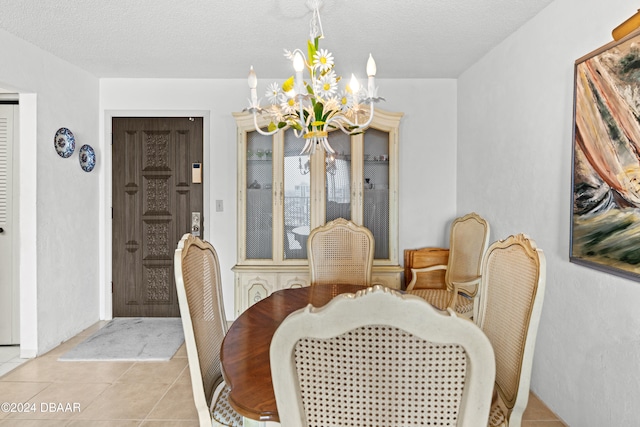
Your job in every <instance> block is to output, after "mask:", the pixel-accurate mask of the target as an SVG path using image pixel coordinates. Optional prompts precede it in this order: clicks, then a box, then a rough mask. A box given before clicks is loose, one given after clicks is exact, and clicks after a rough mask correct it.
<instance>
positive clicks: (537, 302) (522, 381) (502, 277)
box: [476, 234, 546, 427]
mask: <svg viewBox="0 0 640 427" xmlns="http://www.w3.org/2000/svg"><path fill="white" fill-rule="evenodd" d="M483 268H484V270H483V271H484V273H483V277H482V284H481V289H480V297H479V301H478V306H479V310H478V317H477V319H476V323H477V324H478V326H480V328H481V329H482V330H483V331H484V332H485V334H486V335H487V337H489V340H490V341H491V344H492V345H493V349H494V352H495V357H496V384H495V391H494V402H493V404H492V407H491V416H490V419H489V426H491V427H498V426H502V427H507V426H508V427H519V426H520V424H521V421H522V414H523V412H524V410H525V408H526V407H527V402H528V400H529V385H530V382H531V367H532V364H533V353H534V348H535V342H536V335H537V332H538V323H539V322H540V313H541V311H542V302H543V299H544V291H545V283H546V262H545V257H544V253H543V252H542V250H541V249H538V248H537V247H536V244H535V242H534V241H533V240H532V239H530V238H529V237H528V236H527V235H525V234H518V235H516V236H510V237H508V238H507V239H505V240H500V241H497V242H495V243H493V244H492V245H491V246H490V247H489V249H488V250H487V254H486V256H485V259H484V261H483Z"/></svg>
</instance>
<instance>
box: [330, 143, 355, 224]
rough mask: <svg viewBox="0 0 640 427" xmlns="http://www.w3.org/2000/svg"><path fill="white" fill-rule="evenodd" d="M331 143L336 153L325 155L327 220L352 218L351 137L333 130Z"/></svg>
mask: <svg viewBox="0 0 640 427" xmlns="http://www.w3.org/2000/svg"><path fill="white" fill-rule="evenodd" d="M329 143H330V144H331V147H332V148H333V149H334V150H335V154H331V153H327V155H326V157H325V181H324V183H325V195H326V200H325V206H326V213H325V218H326V222H329V221H333V220H334V219H336V218H344V219H347V220H351V183H352V179H351V178H352V176H351V170H352V168H351V137H350V136H349V135H346V134H344V133H342V132H332V133H331V134H330V136H329Z"/></svg>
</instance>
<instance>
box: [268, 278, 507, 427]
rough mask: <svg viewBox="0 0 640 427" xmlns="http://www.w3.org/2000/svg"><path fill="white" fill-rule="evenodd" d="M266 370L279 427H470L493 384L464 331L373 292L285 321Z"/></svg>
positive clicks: (396, 297)
mask: <svg viewBox="0 0 640 427" xmlns="http://www.w3.org/2000/svg"><path fill="white" fill-rule="evenodd" d="M270 364H271V372H272V382H273V388H274V392H275V397H276V405H277V408H278V416H279V418H280V422H281V424H282V425H283V426H287V427H302V426H304V427H327V426H340V427H351V426H384V427H409V426H417V425H438V426H458V427H460V426H464V427H470V426H479V425H483V424H484V423H486V420H487V419H488V416H489V408H490V406H491V394H492V389H493V382H494V378H495V362H494V357H493V349H492V348H491V344H490V343H489V340H488V339H487V337H486V336H485V335H484V334H483V333H482V331H481V330H480V329H479V328H478V327H477V326H476V325H475V324H474V323H473V322H470V321H468V320H467V319H463V318H460V317H457V315H456V314H455V313H454V312H453V311H449V312H447V313H442V312H439V311H437V310H436V309H434V308H433V307H432V306H431V305H430V304H428V303H427V302H425V301H424V300H423V299H421V298H418V297H416V296H413V295H407V294H401V293H399V292H398V291H394V290H392V289H389V288H386V287H384V286H381V285H374V286H373V287H370V288H366V289H363V290H361V291H358V292H357V293H356V294H341V295H338V296H337V297H335V298H333V299H332V300H331V301H330V302H329V303H327V304H326V305H324V306H323V307H320V308H315V307H313V306H311V305H308V306H307V307H306V308H303V309H300V310H298V311H296V312H294V313H292V314H290V315H289V316H288V317H287V318H286V319H285V320H284V321H283V322H282V323H281V324H280V326H279V327H278V329H277V330H276V332H275V334H274V336H273V338H272V341H271V346H270Z"/></svg>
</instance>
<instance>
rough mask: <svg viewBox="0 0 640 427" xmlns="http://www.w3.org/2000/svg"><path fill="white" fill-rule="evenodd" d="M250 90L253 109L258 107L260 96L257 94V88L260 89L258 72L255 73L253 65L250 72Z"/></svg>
mask: <svg viewBox="0 0 640 427" xmlns="http://www.w3.org/2000/svg"><path fill="white" fill-rule="evenodd" d="M248 81H249V88H251V105H252V106H253V107H255V106H257V105H258V94H257V92H256V87H258V77H257V76H256V72H255V71H253V65H252V66H251V69H250V70H249V78H248Z"/></svg>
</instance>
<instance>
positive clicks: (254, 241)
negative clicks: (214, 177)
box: [233, 110, 402, 316]
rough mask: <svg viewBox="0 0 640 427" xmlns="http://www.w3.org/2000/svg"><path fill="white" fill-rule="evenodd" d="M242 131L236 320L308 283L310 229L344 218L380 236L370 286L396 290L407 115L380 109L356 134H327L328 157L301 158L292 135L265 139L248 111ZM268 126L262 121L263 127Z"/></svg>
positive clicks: (239, 118) (240, 120)
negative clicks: (402, 130)
mask: <svg viewBox="0 0 640 427" xmlns="http://www.w3.org/2000/svg"><path fill="white" fill-rule="evenodd" d="M234 117H235V119H236V124H237V131H238V135H237V137H238V169H237V170H238V178H237V179H238V231H237V232H238V255H237V264H236V265H235V266H234V267H233V271H234V274H235V314H236V316H237V315H239V314H240V313H241V312H242V311H244V310H245V309H247V308H248V307H249V306H250V305H252V304H253V303H255V302H257V301H259V300H260V299H262V298H264V297H266V296H267V295H269V294H271V293H272V292H273V291H276V290H278V289H283V288H290V287H300V286H308V285H309V271H308V270H309V267H308V262H307V248H306V240H307V236H308V235H309V230H311V229H313V228H315V227H317V226H320V225H322V224H324V223H325V222H328V221H331V220H333V219H335V218H338V217H342V218H346V219H349V220H351V221H353V222H355V223H357V224H362V225H364V226H366V227H367V228H369V229H370V230H371V232H372V233H373V235H374V237H375V261H374V267H373V275H372V276H373V283H380V284H383V285H385V286H389V287H393V288H399V287H400V278H401V276H400V275H401V272H402V267H400V265H399V262H398V141H399V132H398V131H399V125H400V119H401V117H402V113H391V112H386V111H381V110H376V111H375V116H374V119H373V122H372V123H371V125H370V127H369V128H368V129H367V130H366V131H365V132H364V133H361V134H358V135H351V136H350V135H346V134H344V133H343V132H341V131H333V132H331V133H330V134H329V143H330V144H331V146H332V147H333V149H334V150H335V152H336V153H335V154H334V155H331V154H328V153H325V152H324V151H322V150H316V152H315V153H314V154H312V155H311V156H308V155H302V156H301V155H300V151H301V149H302V146H303V141H302V140H300V139H299V138H296V136H295V135H294V133H293V130H292V129H287V130H285V131H283V132H277V133H276V134H274V135H272V136H264V135H261V134H260V133H258V132H257V131H256V130H255V125H254V122H253V117H252V115H251V114H249V113H235V114H234ZM267 124H268V122H267V120H266V119H265V121H264V122H259V126H261V127H262V126H264V128H263V129H266V126H267Z"/></svg>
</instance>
